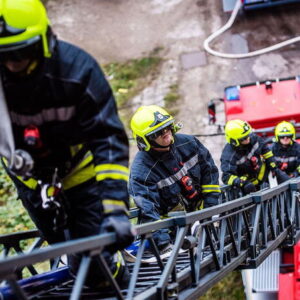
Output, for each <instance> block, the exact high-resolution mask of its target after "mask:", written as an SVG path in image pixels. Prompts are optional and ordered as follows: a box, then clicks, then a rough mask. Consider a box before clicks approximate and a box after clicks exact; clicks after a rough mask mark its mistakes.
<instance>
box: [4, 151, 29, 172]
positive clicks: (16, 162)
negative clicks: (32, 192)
mask: <svg viewBox="0 0 300 300" xmlns="http://www.w3.org/2000/svg"><path fill="white" fill-rule="evenodd" d="M33 166H34V162H33V159H32V157H31V155H30V154H29V153H28V152H27V151H24V150H22V149H17V150H16V151H15V152H14V154H13V159H12V164H11V165H10V166H9V169H10V171H11V172H12V173H13V174H15V175H17V176H22V177H23V178H27V177H30V175H31V174H30V173H31V171H32V169H33Z"/></svg>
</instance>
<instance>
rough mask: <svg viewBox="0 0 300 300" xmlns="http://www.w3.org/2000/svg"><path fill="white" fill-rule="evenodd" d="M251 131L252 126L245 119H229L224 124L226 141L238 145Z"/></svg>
mask: <svg viewBox="0 0 300 300" xmlns="http://www.w3.org/2000/svg"><path fill="white" fill-rule="evenodd" d="M251 132H252V127H251V126H250V124H249V123H248V122H246V121H242V120H231V121H228V122H227V123H226V125H225V137H226V141H227V142H228V143H229V144H231V145H233V146H236V147H237V146H239V145H240V142H241V140H243V139H246V138H247V137H248V136H249V135H250V133H251Z"/></svg>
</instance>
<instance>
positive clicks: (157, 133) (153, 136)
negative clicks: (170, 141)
mask: <svg viewBox="0 0 300 300" xmlns="http://www.w3.org/2000/svg"><path fill="white" fill-rule="evenodd" d="M168 130H171V131H172V130H173V124H172V125H169V126H167V127H164V128H162V129H161V130H159V131H156V132H155V133H152V134H151V135H149V136H148V137H149V139H150V140H155V139H157V138H158V137H159V136H161V135H163V134H165V133H166V132H167V131H168Z"/></svg>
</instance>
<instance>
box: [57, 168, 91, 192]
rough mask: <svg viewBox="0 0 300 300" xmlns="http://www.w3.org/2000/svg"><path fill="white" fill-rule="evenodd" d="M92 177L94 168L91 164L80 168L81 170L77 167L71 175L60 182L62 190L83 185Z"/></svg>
mask: <svg viewBox="0 0 300 300" xmlns="http://www.w3.org/2000/svg"><path fill="white" fill-rule="evenodd" d="M80 165H81V164H80ZM93 177H95V168H94V165H93V164H90V165H88V166H86V167H82V169H80V168H79V166H78V167H76V168H75V169H74V171H73V172H72V173H71V174H69V175H68V176H66V177H65V178H64V179H63V180H62V184H63V187H64V189H65V190H67V189H70V188H72V187H74V186H76V185H79V184H81V183H84V182H86V181H88V180H90V179H92V178H93Z"/></svg>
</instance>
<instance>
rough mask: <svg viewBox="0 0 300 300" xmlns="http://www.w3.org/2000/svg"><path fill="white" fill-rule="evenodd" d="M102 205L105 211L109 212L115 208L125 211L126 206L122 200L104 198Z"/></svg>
mask: <svg viewBox="0 0 300 300" xmlns="http://www.w3.org/2000/svg"><path fill="white" fill-rule="evenodd" d="M102 205H103V209H104V212H105V213H110V212H112V211H115V210H123V211H125V212H126V213H127V207H126V204H125V203H124V201H122V200H112V199H104V200H102Z"/></svg>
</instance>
